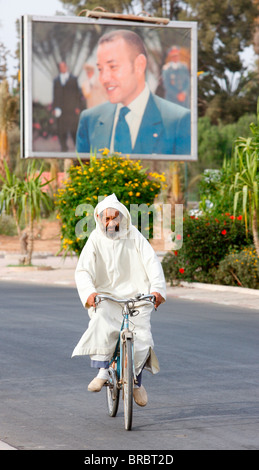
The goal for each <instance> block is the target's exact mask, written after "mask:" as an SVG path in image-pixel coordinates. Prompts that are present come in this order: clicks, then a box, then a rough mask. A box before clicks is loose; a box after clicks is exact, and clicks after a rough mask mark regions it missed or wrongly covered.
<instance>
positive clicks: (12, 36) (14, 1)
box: [0, 0, 67, 75]
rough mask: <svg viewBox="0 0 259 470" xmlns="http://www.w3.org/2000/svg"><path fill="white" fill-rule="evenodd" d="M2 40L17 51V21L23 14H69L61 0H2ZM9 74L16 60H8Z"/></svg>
mask: <svg viewBox="0 0 259 470" xmlns="http://www.w3.org/2000/svg"><path fill="white" fill-rule="evenodd" d="M0 12H1V13H0V42H3V43H4V45H5V47H6V48H7V49H8V50H9V51H10V52H11V54H14V53H15V50H16V48H17V44H18V41H19V38H18V36H17V32H16V27H15V22H16V20H17V19H20V17H21V16H22V15H39V16H54V15H55V14H56V12H61V13H64V14H66V15H67V12H66V10H65V9H64V7H63V4H62V3H61V2H60V1H59V0H0ZM8 68H9V70H8V75H11V74H12V73H13V72H14V61H13V60H12V59H11V58H9V60H8Z"/></svg>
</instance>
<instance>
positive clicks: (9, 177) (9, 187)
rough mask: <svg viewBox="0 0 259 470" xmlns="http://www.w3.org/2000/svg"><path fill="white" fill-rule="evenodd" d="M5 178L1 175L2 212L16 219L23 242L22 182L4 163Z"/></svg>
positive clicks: (0, 208) (0, 199)
mask: <svg viewBox="0 0 259 470" xmlns="http://www.w3.org/2000/svg"><path fill="white" fill-rule="evenodd" d="M3 164H4V169H5V176H2V175H1V174H0V181H1V182H2V187H1V192H0V212H2V211H3V210H5V212H6V213H7V214H11V215H12V217H13V218H14V221H15V224H16V229H17V233H18V236H19V239H20V241H21V236H22V231H21V228H20V219H21V185H22V181H21V180H20V178H19V177H17V176H16V175H15V174H14V173H12V172H11V171H10V170H9V168H8V165H7V163H6V162H5V161H4V162H3Z"/></svg>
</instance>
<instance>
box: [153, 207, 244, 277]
mask: <svg viewBox="0 0 259 470" xmlns="http://www.w3.org/2000/svg"><path fill="white" fill-rule="evenodd" d="M251 243H252V236H251V234H248V236H246V231H245V226H244V224H243V223H242V216H238V217H234V216H233V215H231V214H229V213H225V214H222V215H221V216H218V218H216V217H214V216H212V215H204V216H201V217H198V218H196V217H195V216H189V215H188V216H187V217H185V218H184V223H183V246H182V248H181V250H179V251H178V252H172V253H168V254H167V255H166V256H165V257H164V259H163V262H162V264H163V268H164V272H165V276H166V279H167V280H168V281H169V282H171V283H172V282H173V281H174V280H186V281H197V282H214V277H215V270H217V268H218V266H219V263H220V261H221V260H222V259H224V258H225V256H226V255H227V254H228V253H229V252H230V250H231V249H232V250H238V251H239V250H241V249H242V248H243V247H244V246H247V245H249V244H251Z"/></svg>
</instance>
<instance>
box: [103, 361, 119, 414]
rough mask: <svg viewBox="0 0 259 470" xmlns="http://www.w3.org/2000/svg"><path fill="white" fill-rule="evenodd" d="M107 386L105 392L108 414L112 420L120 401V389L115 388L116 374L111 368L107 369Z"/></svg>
mask: <svg viewBox="0 0 259 470" xmlns="http://www.w3.org/2000/svg"><path fill="white" fill-rule="evenodd" d="M109 376H110V377H109V384H108V386H107V390H106V397H107V406H108V414H109V416H111V417H112V418H114V417H115V416H116V415H117V411H118V407H119V399H120V389H119V388H118V386H117V372H116V369H115V368H113V367H109Z"/></svg>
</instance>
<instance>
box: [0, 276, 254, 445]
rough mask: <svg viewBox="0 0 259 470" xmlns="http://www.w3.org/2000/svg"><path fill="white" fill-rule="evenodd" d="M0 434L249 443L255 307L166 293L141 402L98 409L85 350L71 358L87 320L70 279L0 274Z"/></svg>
mask: <svg viewBox="0 0 259 470" xmlns="http://www.w3.org/2000/svg"><path fill="white" fill-rule="evenodd" d="M0 299H1V302H0V394H1V399H0V439H1V440H2V441H5V442H7V443H9V444H10V445H12V446H14V447H15V448H17V449H24V450H41V449H42V450H85V451H87V450H93V449H95V450H108V449H113V450H116V449H120V450H133V449H134V450H138V449H139V450H144V449H145V450H149V449H150V450H152V451H154V450H156V449H157V450H198V449H199V450H206V449H208V450H220V449H221V450H228V449H231V450H238V449H240V450H242V449H259V432H258V430H259V310H258V311H257V310H251V309H250V310H248V309H247V310H246V309H243V308H237V307H230V306H227V307H226V306H222V305H216V304H209V303H207V304H206V303H198V302H191V301H187V300H180V299H169V300H168V301H167V302H166V304H164V305H162V306H161V307H160V308H159V309H158V311H157V312H154V313H153V317H152V328H153V336H154V340H155V351H156V353H157V355H158V358H159V361H160V367H161V371H160V373H159V374H157V375H155V376H152V375H151V374H150V373H149V372H147V371H145V372H144V374H143V383H144V384H145V387H146V389H147V391H148V395H149V402H148V405H147V406H146V407H145V408H140V407H138V406H137V405H135V404H134V416H133V429H132V431H130V432H128V431H125V430H124V423H123V408H122V405H121V406H120V408H119V412H118V415H117V417H116V418H110V417H109V416H108V414H107V410H106V396H105V394H106V391H105V390H102V391H101V392H100V393H95V394H94V393H90V392H88V391H87V385H88V383H89V382H90V380H91V379H92V378H93V376H94V375H95V374H94V372H93V369H91V368H90V367H89V359H88V358H86V357H77V358H73V359H71V352H72V350H73V348H74V346H75V344H76V343H77V341H78V339H79V338H80V336H81V334H82V333H83V332H84V330H85V328H86V327H87V323H88V316H87V312H86V311H84V309H83V307H82V306H81V303H80V301H79V298H78V295H77V292H76V290H75V289H74V288H64V287H41V286H38V285H33V286H30V285H29V284H20V283H19V284H16V283H8V282H0Z"/></svg>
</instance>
